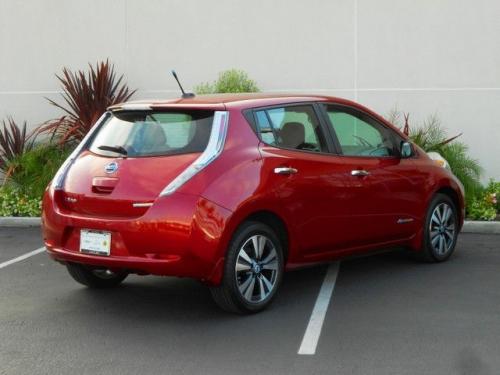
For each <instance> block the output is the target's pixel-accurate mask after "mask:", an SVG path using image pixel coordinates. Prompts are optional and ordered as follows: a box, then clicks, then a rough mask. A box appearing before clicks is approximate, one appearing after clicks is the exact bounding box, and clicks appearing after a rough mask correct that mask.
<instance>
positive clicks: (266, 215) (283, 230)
mask: <svg viewBox="0 0 500 375" xmlns="http://www.w3.org/2000/svg"><path fill="white" fill-rule="evenodd" d="M247 221H258V222H260V223H263V224H266V225H268V226H269V227H271V228H272V229H274V230H275V231H276V235H277V236H278V238H279V240H280V241H281V245H282V247H283V258H284V260H285V264H286V261H287V259H288V255H289V243H290V240H289V231H288V228H287V225H286V223H285V221H284V220H283V219H282V218H281V217H280V216H279V215H278V214H276V213H274V212H272V211H269V210H260V211H256V212H253V213H251V214H249V215H248V216H246V217H245V218H244V219H243V220H242V221H241V222H240V223H239V224H238V227H239V226H240V225H242V224H243V223H245V222H247Z"/></svg>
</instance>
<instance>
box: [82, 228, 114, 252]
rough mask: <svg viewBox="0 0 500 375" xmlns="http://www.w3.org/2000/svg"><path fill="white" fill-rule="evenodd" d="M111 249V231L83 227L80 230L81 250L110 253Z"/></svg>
mask: <svg viewBox="0 0 500 375" xmlns="http://www.w3.org/2000/svg"><path fill="white" fill-rule="evenodd" d="M110 249H111V233H110V232H102V231H98V230H90V229H82V230H81V231H80V252H81V253H88V254H95V255H109V251H110Z"/></svg>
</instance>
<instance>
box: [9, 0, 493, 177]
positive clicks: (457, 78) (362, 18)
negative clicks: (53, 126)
mask: <svg viewBox="0 0 500 375" xmlns="http://www.w3.org/2000/svg"><path fill="white" fill-rule="evenodd" d="M0 54H1V57H0V118H3V117H5V116H6V115H9V114H10V115H13V116H14V117H15V119H17V120H28V121H29V123H30V124H32V125H34V124H37V123H40V122H42V121H44V120H47V119H49V118H52V117H55V116H57V115H58V114H59V112H58V111H57V110H56V109H55V108H53V107H51V106H50V105H49V104H47V102H46V101H45V100H44V97H50V98H57V97H58V90H59V85H58V82H57V81H56V79H55V77H54V74H55V73H58V72H60V71H61V69H62V67H63V66H67V67H69V68H72V69H79V68H85V66H86V64H87V62H95V61H96V60H101V59H106V58H108V57H109V58H110V59H111V60H112V61H113V62H114V63H115V64H116V67H117V69H118V71H119V72H123V73H125V75H126V78H127V81H128V83H129V85H130V87H132V88H137V89H138V90H139V91H138V93H137V95H136V98H151V97H160V98H162V97H165V98H167V97H172V96H176V95H178V90H177V87H176V85H175V82H174V81H173V80H172V78H171V76H170V74H169V71H170V69H172V68H175V69H177V71H178V73H179V75H180V77H181V79H182V81H183V83H184V86H186V87H190V86H192V85H195V84H197V83H199V82H202V81H207V80H212V79H214V78H216V76H217V73H218V72H219V71H221V70H224V69H228V68H239V69H244V70H246V71H247V72H248V73H249V74H250V75H251V76H252V77H253V78H254V79H255V80H257V82H258V84H259V86H260V87H261V88H262V89H263V90H264V91H301V92H311V93H326V94H331V95H337V96H342V97H346V98H350V99H355V100H358V101H359V102H361V103H363V104H365V105H367V106H369V107H371V108H373V109H374V110H376V111H378V112H379V113H381V114H387V113H388V112H389V111H390V110H391V109H392V108H394V106H397V107H398V108H399V109H400V110H403V111H408V112H410V113H411V118H412V120H413V121H414V122H415V121H417V122H418V121H420V120H422V119H423V118H425V117H426V116H428V115H430V114H433V113H437V114H438V115H439V117H440V118H441V119H442V122H443V123H444V124H445V126H446V127H447V128H448V129H449V132H450V135H454V134H456V133H458V132H463V133H464V135H463V137H462V140H463V141H465V142H466V143H467V144H468V145H469V146H470V150H471V154H472V155H473V156H474V157H476V158H478V159H479V160H480V161H481V164H482V165H483V167H484V168H485V171H486V173H485V178H488V177H494V178H496V179H500V162H499V161H500V147H499V145H498V144H499V142H500V118H499V116H498V114H497V109H498V106H499V104H500V1H497V0H475V1H472V0H468V1H466V0H419V1H414V0H377V1H373V0H309V1H304V0H302V1H298V0H297V1H293V0H288V1H286V0H274V1H270V0H267V1H266V0H252V1H248V0H216V1H215V0H214V1H206V0H205V1H203V0H23V1H19V0H0Z"/></svg>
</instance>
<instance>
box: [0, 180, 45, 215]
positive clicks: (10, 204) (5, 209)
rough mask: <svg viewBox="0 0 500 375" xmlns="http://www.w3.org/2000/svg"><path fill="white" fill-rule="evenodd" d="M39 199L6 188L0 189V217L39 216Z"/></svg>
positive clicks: (40, 203)
mask: <svg viewBox="0 0 500 375" xmlns="http://www.w3.org/2000/svg"><path fill="white" fill-rule="evenodd" d="M41 205H42V202H41V200H40V198H36V197H30V196H28V195H26V194H25V193H23V192H21V191H19V190H17V189H12V188H9V187H6V186H3V187H2V188H0V216H40V213H41Z"/></svg>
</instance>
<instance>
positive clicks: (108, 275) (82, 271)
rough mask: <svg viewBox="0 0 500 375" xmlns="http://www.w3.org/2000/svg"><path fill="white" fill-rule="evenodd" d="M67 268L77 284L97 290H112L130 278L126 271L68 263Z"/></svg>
mask: <svg viewBox="0 0 500 375" xmlns="http://www.w3.org/2000/svg"><path fill="white" fill-rule="evenodd" d="M66 268H67V269H68V272H69V274H70V275H71V277H72V278H73V279H74V280H75V281H76V282H78V283H80V284H83V285H85V286H87V287H89V288H95V289H98V288H99V289H101V288H112V287H114V286H117V285H118V284H120V283H121V282H122V281H123V280H125V278H126V277H127V276H128V273H127V272H125V271H120V272H114V271H110V270H107V269H103V268H96V267H91V266H85V265H83V264H76V263H68V264H66Z"/></svg>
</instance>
